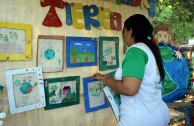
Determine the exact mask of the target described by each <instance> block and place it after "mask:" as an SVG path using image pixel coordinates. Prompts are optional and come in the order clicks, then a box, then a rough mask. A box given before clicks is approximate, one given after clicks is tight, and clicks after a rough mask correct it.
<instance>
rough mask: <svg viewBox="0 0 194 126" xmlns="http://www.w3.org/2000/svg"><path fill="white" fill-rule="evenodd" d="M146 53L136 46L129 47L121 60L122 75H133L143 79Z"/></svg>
mask: <svg viewBox="0 0 194 126" xmlns="http://www.w3.org/2000/svg"><path fill="white" fill-rule="evenodd" d="M147 62H148V55H147V54H146V53H145V52H144V51H143V50H141V49H139V48H137V47H131V48H130V49H128V51H127V53H126V54H125V58H124V60H123V62H122V69H123V71H122V77H135V78H139V79H143V77H144V71H145V65H146V64H147Z"/></svg>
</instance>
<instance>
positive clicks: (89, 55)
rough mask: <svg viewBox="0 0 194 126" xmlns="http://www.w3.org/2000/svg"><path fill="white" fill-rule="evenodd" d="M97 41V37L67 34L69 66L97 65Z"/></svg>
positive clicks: (67, 60)
mask: <svg viewBox="0 0 194 126" xmlns="http://www.w3.org/2000/svg"><path fill="white" fill-rule="evenodd" d="M97 42H98V39H97V38H89V37H75V36H67V37H66V65H67V67H81V66H97V65H98V60H97V59H98V58H97V45H98V44H97Z"/></svg>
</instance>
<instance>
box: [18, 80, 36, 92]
mask: <svg viewBox="0 0 194 126" xmlns="http://www.w3.org/2000/svg"><path fill="white" fill-rule="evenodd" d="M32 88H33V87H32V85H31V84H30V83H29V82H24V83H22V85H21V86H20V91H21V92H22V93H23V94H29V93H30V92H31V91H32Z"/></svg>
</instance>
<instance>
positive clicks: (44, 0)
mask: <svg viewBox="0 0 194 126" xmlns="http://www.w3.org/2000/svg"><path fill="white" fill-rule="evenodd" d="M40 4H41V6H42V7H46V6H50V9H49V12H48V13H47V15H46V17H45V19H44V21H43V22H42V24H43V25H44V26H51V27H60V26H62V22H61V20H60V19H59V17H58V15H57V13H56V10H55V7H58V8H61V9H63V8H64V2H63V0H41V1H40Z"/></svg>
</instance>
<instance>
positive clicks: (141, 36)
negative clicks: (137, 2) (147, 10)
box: [124, 14, 165, 81]
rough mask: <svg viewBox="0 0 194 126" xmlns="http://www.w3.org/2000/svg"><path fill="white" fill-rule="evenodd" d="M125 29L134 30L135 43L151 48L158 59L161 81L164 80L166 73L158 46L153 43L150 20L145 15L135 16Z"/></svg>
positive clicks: (128, 21) (126, 23)
mask: <svg viewBox="0 0 194 126" xmlns="http://www.w3.org/2000/svg"><path fill="white" fill-rule="evenodd" d="M124 28H126V29H127V30H128V31H129V30H130V29H132V37H133V38H134V41H135V43H138V42H142V43H144V44H146V45H147V46H148V47H149V48H150V50H151V51H152V53H153V55H154V57H155V59H156V63H157V66H158V69H159V73H160V80H161V81H162V80H164V77H165V72H164V67H163V61H162V57H161V54H160V51H159V48H158V46H157V45H156V44H154V42H153V41H152V40H153V36H152V32H153V27H152V25H151V23H150V22H149V20H148V19H147V18H146V17H145V16H144V15H141V14H135V15H133V16H130V17H129V18H128V19H127V20H126V21H125V23H124Z"/></svg>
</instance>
